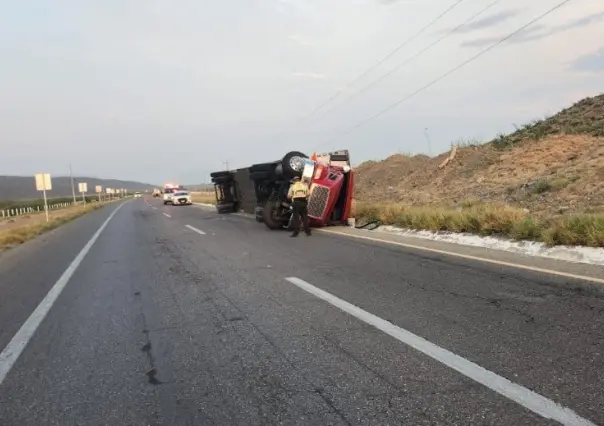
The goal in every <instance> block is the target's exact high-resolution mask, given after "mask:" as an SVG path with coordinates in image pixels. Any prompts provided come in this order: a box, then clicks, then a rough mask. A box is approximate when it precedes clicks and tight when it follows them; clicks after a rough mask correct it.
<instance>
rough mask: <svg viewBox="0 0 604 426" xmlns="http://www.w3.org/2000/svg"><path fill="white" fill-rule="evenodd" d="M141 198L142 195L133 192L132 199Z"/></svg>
mask: <svg viewBox="0 0 604 426" xmlns="http://www.w3.org/2000/svg"><path fill="white" fill-rule="evenodd" d="M142 196H143V194H141V193H140V192H135V193H134V198H140V197H142Z"/></svg>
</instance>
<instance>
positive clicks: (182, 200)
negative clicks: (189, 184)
mask: <svg viewBox="0 0 604 426" xmlns="http://www.w3.org/2000/svg"><path fill="white" fill-rule="evenodd" d="M171 197H172V198H171V202H172V205H173V206H187V205H189V206H190V205H191V204H193V201H192V200H191V194H189V193H188V192H187V191H183V190H182V189H177V190H176V191H175V192H173V193H172V194H171Z"/></svg>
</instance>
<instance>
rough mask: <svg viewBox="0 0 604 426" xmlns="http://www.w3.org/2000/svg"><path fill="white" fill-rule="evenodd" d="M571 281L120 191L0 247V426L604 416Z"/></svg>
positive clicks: (576, 420)
mask: <svg viewBox="0 0 604 426" xmlns="http://www.w3.org/2000/svg"><path fill="white" fill-rule="evenodd" d="M118 207H119V208H118ZM116 208H118V210H117V211H116ZM108 218H110V220H108V221H107V219H108ZM103 225H104V227H103V228H102V230H101V231H100V232H98V230H99V228H101V227H102V226H103ZM82 250H84V252H81V251H82ZM566 284H568V285H569V288H568V289H567V288H565V285H566ZM576 285H577V283H576V282H573V281H572V280H570V279H568V278H564V277H562V278H561V277H555V276H551V275H549V274H544V273H538V272H534V271H528V270H523V269H518V268H513V267H505V266H501V265H494V264H489V263H484V262H480V261H475V260H470V259H463V258H456V257H451V256H447V255H444V254H438V253H432V252H423V251H421V250H419V251H418V250H413V249H408V248H404V247H398V246H392V245H388V244H379V243H375V242H370V241H363V240H358V239H351V238H347V237H342V236H335V235H331V234H327V233H322V232H315V233H314V234H313V236H312V237H310V238H309V237H306V236H305V235H303V234H301V235H300V236H299V237H298V238H297V239H292V238H289V236H288V233H285V232H276V231H269V230H268V229H267V228H266V227H264V225H262V224H258V223H256V222H255V221H253V220H250V219H248V218H245V217H241V216H239V215H217V214H216V213H215V212H214V211H212V210H210V209H203V208H199V207H196V206H186V207H185V206H176V207H172V206H164V205H163V204H162V203H161V201H158V200H155V199H152V198H147V199H142V198H141V199H133V200H129V201H126V202H123V203H121V204H120V205H119V206H116V205H113V206H107V207H105V208H103V209H101V210H98V211H95V212H93V213H91V214H89V215H87V216H84V217H82V218H80V219H77V220H76V221H74V222H72V223H70V224H67V225H65V226H63V227H61V228H59V229H56V230H54V231H52V232H50V233H49V234H46V235H44V236H43V237H41V238H39V239H37V240H34V241H31V242H28V243H26V244H24V245H22V246H20V247H18V248H16V249H14V250H11V251H9V252H7V253H4V254H2V255H0V350H1V351H2V355H0V424H2V425H3V426H9V425H11V426H12V425H15V426H23V425H71V424H77V425H105V424H106V425H274V424H280V425H424V424H425V425H453V424H455V425H470V424H472V425H548V424H552V425H553V424H577V425H579V424H604V392H602V389H604V300H603V299H602V296H601V294H598V293H597V292H588V291H581V288H582V287H581V286H578V287H577V286H576ZM571 288H573V289H571ZM58 290H62V291H58ZM41 302H42V303H41ZM45 312H47V314H46V315H44V313H45ZM28 318H29V319H28Z"/></svg>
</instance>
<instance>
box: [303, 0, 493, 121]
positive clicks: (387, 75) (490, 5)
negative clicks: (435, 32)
mask: <svg viewBox="0 0 604 426" xmlns="http://www.w3.org/2000/svg"><path fill="white" fill-rule="evenodd" d="M500 2H501V0H495V1H493V2H491V3H490V4H488V5H487V6H486V7H484V8H483V9H481V10H480V11H479V12H478V13H476V14H474V15H472V16H471V17H470V18H468V19H467V20H466V21H464V22H463V23H462V24H459V25H458V26H456V27H455V28H453V29H452V30H450V31H448V32H447V33H445V34H444V35H443V36H442V37H440V38H438V39H437V40H435V41H433V42H432V43H430V44H429V45H428V46H426V47H425V48H423V49H422V50H420V51H419V52H417V53H416V54H415V55H413V56H411V57H410V58H407V59H406V60H405V61H403V63H401V64H400V65H398V66H396V67H394V68H392V69H391V70H390V71H388V72H387V73H386V74H383V75H382V76H381V77H379V78H378V79H376V80H374V81H373V82H371V83H369V84H368V85H367V86H365V87H363V88H362V89H361V90H359V91H358V92H356V93H353V94H352V95H350V96H349V97H348V98H346V99H345V100H344V102H342V103H341V104H340V105H335V106H334V107H332V108H330V109H328V110H327V111H325V112H324V113H323V114H321V115H319V117H317V118H316V119H315V120H313V122H314V121H317V120H319V119H321V117H324V116H325V115H327V114H329V113H330V112H332V111H334V110H336V109H338V108H339V107H341V106H342V105H345V104H347V103H348V102H350V101H351V100H352V99H354V98H356V97H357V96H358V95H360V94H362V93H364V92H366V91H367V90H369V89H370V88H372V87H373V86H375V85H376V84H378V83H380V82H381V81H384V80H385V79H386V78H387V77H389V76H391V75H392V74H394V73H395V72H396V71H398V70H400V69H401V68H402V67H404V66H405V65H407V64H408V63H410V62H411V61H413V60H414V59H416V58H418V57H420V56H421V55H423V54H424V53H426V52H427V51H428V50H430V49H431V48H433V47H434V46H436V45H437V44H438V43H440V42H441V41H443V40H444V39H445V38H447V37H449V36H450V35H451V34H453V33H454V32H456V31H458V30H459V29H460V28H461V27H463V26H464V25H467V24H468V23H470V22H472V21H473V20H474V19H476V18H477V17H478V16H480V15H482V14H483V13H484V12H486V11H487V10H489V9H491V8H492V7H493V6H495V5H496V4H497V3H500Z"/></svg>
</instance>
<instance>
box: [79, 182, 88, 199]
mask: <svg viewBox="0 0 604 426" xmlns="http://www.w3.org/2000/svg"><path fill="white" fill-rule="evenodd" d="M78 191H80V193H81V194H82V202H83V203H84V204H86V193H87V192H88V183H87V182H80V183H78Z"/></svg>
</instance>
